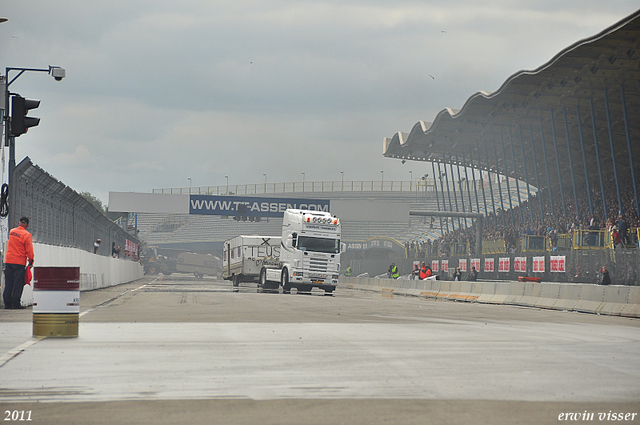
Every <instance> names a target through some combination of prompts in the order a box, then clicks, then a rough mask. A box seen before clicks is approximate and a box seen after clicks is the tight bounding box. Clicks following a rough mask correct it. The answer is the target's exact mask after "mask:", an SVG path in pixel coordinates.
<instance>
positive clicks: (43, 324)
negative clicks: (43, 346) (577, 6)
mask: <svg viewBox="0 0 640 425" xmlns="http://www.w3.org/2000/svg"><path fill="white" fill-rule="evenodd" d="M78 323H79V320H78V313H67V314H57V313H33V336H50V337H77V336H78Z"/></svg>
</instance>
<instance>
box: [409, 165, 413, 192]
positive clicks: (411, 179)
mask: <svg viewBox="0 0 640 425" xmlns="http://www.w3.org/2000/svg"><path fill="white" fill-rule="evenodd" d="M412 185H413V171H411V170H409V192H411V191H412V190H413V189H412Z"/></svg>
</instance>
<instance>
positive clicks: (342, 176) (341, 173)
mask: <svg viewBox="0 0 640 425" xmlns="http://www.w3.org/2000/svg"><path fill="white" fill-rule="evenodd" d="M340 178H341V180H342V188H341V189H340V190H341V191H342V192H344V171H340Z"/></svg>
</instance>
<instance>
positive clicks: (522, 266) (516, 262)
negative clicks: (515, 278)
mask: <svg viewBox="0 0 640 425" xmlns="http://www.w3.org/2000/svg"><path fill="white" fill-rule="evenodd" d="M513 271H514V272H517V273H526V271H527V257H516V258H514V259H513Z"/></svg>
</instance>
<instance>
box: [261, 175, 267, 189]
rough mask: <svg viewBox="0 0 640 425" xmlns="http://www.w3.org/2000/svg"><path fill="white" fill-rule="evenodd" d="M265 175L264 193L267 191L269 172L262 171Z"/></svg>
mask: <svg viewBox="0 0 640 425" xmlns="http://www.w3.org/2000/svg"><path fill="white" fill-rule="evenodd" d="M262 175H263V176H264V193H267V173H262Z"/></svg>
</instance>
